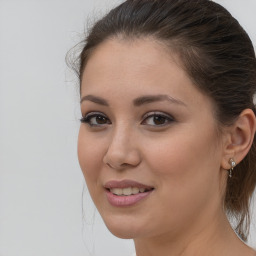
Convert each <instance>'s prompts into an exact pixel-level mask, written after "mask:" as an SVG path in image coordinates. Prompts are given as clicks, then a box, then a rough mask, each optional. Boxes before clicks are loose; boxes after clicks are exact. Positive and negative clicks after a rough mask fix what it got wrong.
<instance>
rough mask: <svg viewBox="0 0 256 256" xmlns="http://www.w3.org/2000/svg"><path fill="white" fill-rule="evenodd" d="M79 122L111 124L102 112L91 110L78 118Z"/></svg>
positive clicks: (96, 124) (91, 124) (98, 124)
mask: <svg viewBox="0 0 256 256" xmlns="http://www.w3.org/2000/svg"><path fill="white" fill-rule="evenodd" d="M80 121H81V123H86V124H88V125H90V126H103V125H106V124H111V122H110V120H109V119H108V118H107V117H106V116H105V115H104V114H102V113H97V112H92V113H89V114H87V115H86V116H85V117H82V118H81V119H80Z"/></svg>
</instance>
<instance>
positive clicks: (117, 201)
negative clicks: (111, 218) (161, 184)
mask: <svg viewBox="0 0 256 256" xmlns="http://www.w3.org/2000/svg"><path fill="white" fill-rule="evenodd" d="M104 187H105V194H106V197H107V199H108V202H109V203H110V204H111V205H112V206H115V207H128V206H134V205H136V204H137V203H139V202H140V201H142V200H144V199H146V198H147V197H149V196H150V195H151V193H152V192H153V191H154V187H152V186H149V185H145V184H142V183H139V182H136V181H133V180H122V181H115V180H111V181H108V182H107V183H106V184H105V185H104ZM127 187H136V188H145V189H150V190H149V191H145V192H143V193H138V194H135V195H130V196H118V195H115V194H113V193H111V192H110V189H112V188H127Z"/></svg>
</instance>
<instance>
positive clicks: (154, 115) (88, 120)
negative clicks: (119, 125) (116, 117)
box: [80, 112, 175, 127]
mask: <svg viewBox="0 0 256 256" xmlns="http://www.w3.org/2000/svg"><path fill="white" fill-rule="evenodd" d="M97 117H99V118H104V119H105V121H107V123H104V124H93V123H91V121H92V118H97ZM149 118H163V120H164V123H163V124H159V125H154V124H149V126H151V127H153V126H156V127H163V126H166V125H168V124H170V123H172V122H174V121H175V120H174V118H173V117H172V116H170V115H168V114H164V113H162V112H150V113H147V114H146V115H144V117H143V121H142V122H141V124H144V125H147V124H145V121H146V120H148V119H149ZM155 121H156V120H154V122H155ZM158 121H159V120H158ZM80 122H81V123H86V124H88V125H89V126H91V127H102V126H104V125H106V124H107V125H108V124H111V121H110V120H109V119H108V117H107V116H106V115H104V114H103V113H101V112H91V113H88V114H87V115H86V116H85V117H82V118H81V119H80Z"/></svg>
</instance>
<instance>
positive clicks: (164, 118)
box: [142, 112, 174, 126]
mask: <svg viewBox="0 0 256 256" xmlns="http://www.w3.org/2000/svg"><path fill="white" fill-rule="evenodd" d="M173 121H174V118H173V117H171V116H169V115H166V114H163V113H156V112H155V113H148V114H146V116H145V118H144V120H143V122H142V124H144V125H150V126H164V125H168V124H169V123H171V122H173Z"/></svg>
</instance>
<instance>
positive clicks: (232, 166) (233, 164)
mask: <svg viewBox="0 0 256 256" xmlns="http://www.w3.org/2000/svg"><path fill="white" fill-rule="evenodd" d="M229 163H230V165H231V168H230V169H229V177H230V178H232V172H233V170H234V168H235V167H236V162H235V160H234V159H232V158H230V160H229Z"/></svg>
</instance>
